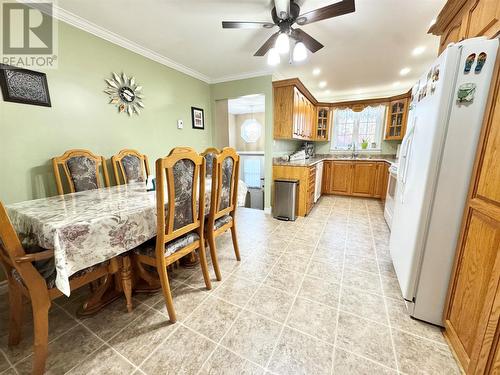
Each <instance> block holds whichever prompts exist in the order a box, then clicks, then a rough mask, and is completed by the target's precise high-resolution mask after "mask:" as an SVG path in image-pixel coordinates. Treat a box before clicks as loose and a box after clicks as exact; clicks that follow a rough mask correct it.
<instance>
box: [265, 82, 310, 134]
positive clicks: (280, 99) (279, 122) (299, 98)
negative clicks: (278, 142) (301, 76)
mask: <svg viewBox="0 0 500 375" xmlns="http://www.w3.org/2000/svg"><path fill="white" fill-rule="evenodd" d="M273 93H274V98H273V100H274V138H275V139H303V140H308V141H312V140H313V139H314V134H315V132H316V107H315V105H314V104H313V103H312V102H311V101H310V100H309V99H308V98H307V97H306V96H305V95H304V94H303V93H302V92H301V91H300V90H299V89H298V88H297V87H296V86H293V85H288V86H280V87H274V90H273Z"/></svg>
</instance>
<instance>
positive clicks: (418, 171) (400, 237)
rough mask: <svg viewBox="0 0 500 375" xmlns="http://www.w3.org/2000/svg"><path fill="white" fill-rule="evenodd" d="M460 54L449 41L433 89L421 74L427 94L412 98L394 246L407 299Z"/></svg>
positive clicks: (412, 288) (411, 291)
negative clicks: (413, 100) (437, 79)
mask: <svg viewBox="0 0 500 375" xmlns="http://www.w3.org/2000/svg"><path fill="white" fill-rule="evenodd" d="M458 55H459V51H458V48H456V47H449V48H447V49H446V51H445V52H444V53H443V54H442V55H441V56H440V57H439V58H438V60H437V61H436V62H435V63H434V64H433V65H432V66H431V67H430V68H429V70H430V71H432V70H433V69H434V68H436V67H438V68H439V71H440V72H439V81H438V82H437V85H436V86H435V88H434V90H433V92H431V90H430V87H428V85H429V84H430V81H429V80H428V78H427V74H425V75H424V76H423V77H422V78H421V79H420V81H419V92H420V93H422V92H424V91H425V93H426V95H425V96H424V97H422V98H421V99H420V101H418V99H417V100H415V102H414V104H415V108H414V109H413V110H411V111H410V114H409V116H408V126H407V132H406V135H405V138H404V139H403V143H402V146H401V155H400V162H399V169H398V184H397V193H396V199H395V205H394V216H393V219H392V228H391V240H390V251H391V257H392V260H393V263H394V268H395V270H396V275H397V277H398V281H399V285H400V287H401V291H402V294H403V297H404V298H405V299H406V300H408V301H412V300H413V297H414V295H415V285H416V279H417V276H418V272H419V267H420V263H421V256H422V246H423V242H424V239H425V231H426V226H427V221H428V215H429V209H430V203H431V201H432V194H433V190H434V185H435V181H436V173H437V170H438V166H439V155H440V153H441V149H442V145H443V142H444V135H445V134H446V125H447V122H448V117H449V110H450V103H451V96H452V94H453V90H454V83H455V73H456V70H457V64H458ZM417 97H418V93H417Z"/></svg>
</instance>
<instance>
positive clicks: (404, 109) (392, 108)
mask: <svg viewBox="0 0 500 375" xmlns="http://www.w3.org/2000/svg"><path fill="white" fill-rule="evenodd" d="M408 102H409V100H408V99H407V98H405V99H400V100H394V101H392V102H390V103H389V106H388V112H387V124H386V127H385V136H384V139H385V140H386V141H400V140H402V139H403V137H404V135H405V132H406V122H407V120H408Z"/></svg>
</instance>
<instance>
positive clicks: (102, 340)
mask: <svg viewBox="0 0 500 375" xmlns="http://www.w3.org/2000/svg"><path fill="white" fill-rule="evenodd" d="M63 310H64V312H65V313H66V314H68V315H69V316H71V314H70V313H69V312H67V311H66V310H65V309H63ZM141 315H142V314H141ZM77 323H78V324H77V326H78V325H80V326H81V327H83V328H84V329H86V330H87V331H88V332H90V333H91V334H92V335H93V336H95V337H96V338H97V339H98V340H99V341H101V342H102V343H103V345H101V346H99V347H98V348H96V350H94V351H93V352H92V353H90V354H89V355H87V356H86V357H85V358H84V359H83V360H82V361H80V362H78V363H77V364H76V365H75V366H73V367H72V368H70V369H69V370H68V371H66V372H65V373H66V374H67V373H69V372H70V371H72V370H73V369H75V368H77V367H78V366H80V365H81V364H82V363H83V362H84V361H85V359H87V358H88V357H89V356H91V355H92V354H93V353H95V352H96V351H97V350H99V349H101V348H102V347H103V346H108V347H109V348H110V349H111V350H112V351H113V352H115V353H116V354H118V356H120V357H122V358H123V359H124V360H125V361H126V362H128V363H129V364H131V365H132V367H134V371H135V370H137V366H136V365H135V364H134V363H133V362H132V361H130V360H129V359H128V358H127V357H125V356H124V355H123V354H121V353H120V352H118V351H117V350H116V349H115V348H113V347H112V346H111V345H109V343H108V342H106V341H105V340H104V339H102V338H101V337H99V336H98V335H97V334H96V333H95V332H94V331H92V330H91V329H90V328H89V327H87V326H86V325H85V324H83V322H82V321H77ZM77 326H75V327H73V328H76V327H77ZM68 332H69V331H68Z"/></svg>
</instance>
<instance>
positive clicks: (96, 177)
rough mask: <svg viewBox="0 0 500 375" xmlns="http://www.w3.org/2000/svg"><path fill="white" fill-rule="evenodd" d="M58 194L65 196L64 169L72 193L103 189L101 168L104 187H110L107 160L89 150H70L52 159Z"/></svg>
mask: <svg viewBox="0 0 500 375" xmlns="http://www.w3.org/2000/svg"><path fill="white" fill-rule="evenodd" d="M52 166H53V168H54V177H55V179H56V186H57V192H58V193H59V194H64V188H63V181H62V179H61V173H60V169H61V168H62V170H63V172H64V176H65V178H66V183H67V186H68V188H69V192H70V193H74V192H79V191H85V190H92V189H98V188H100V187H102V183H101V179H100V173H99V168H102V174H103V176H102V177H103V181H104V186H106V187H108V186H109V176H108V170H107V168H106V160H105V159H104V157H102V156H98V155H95V154H93V153H92V152H90V151H89V150H79V149H75V150H68V151H66V152H65V153H64V154H62V155H61V156H56V157H54V158H52Z"/></svg>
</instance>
